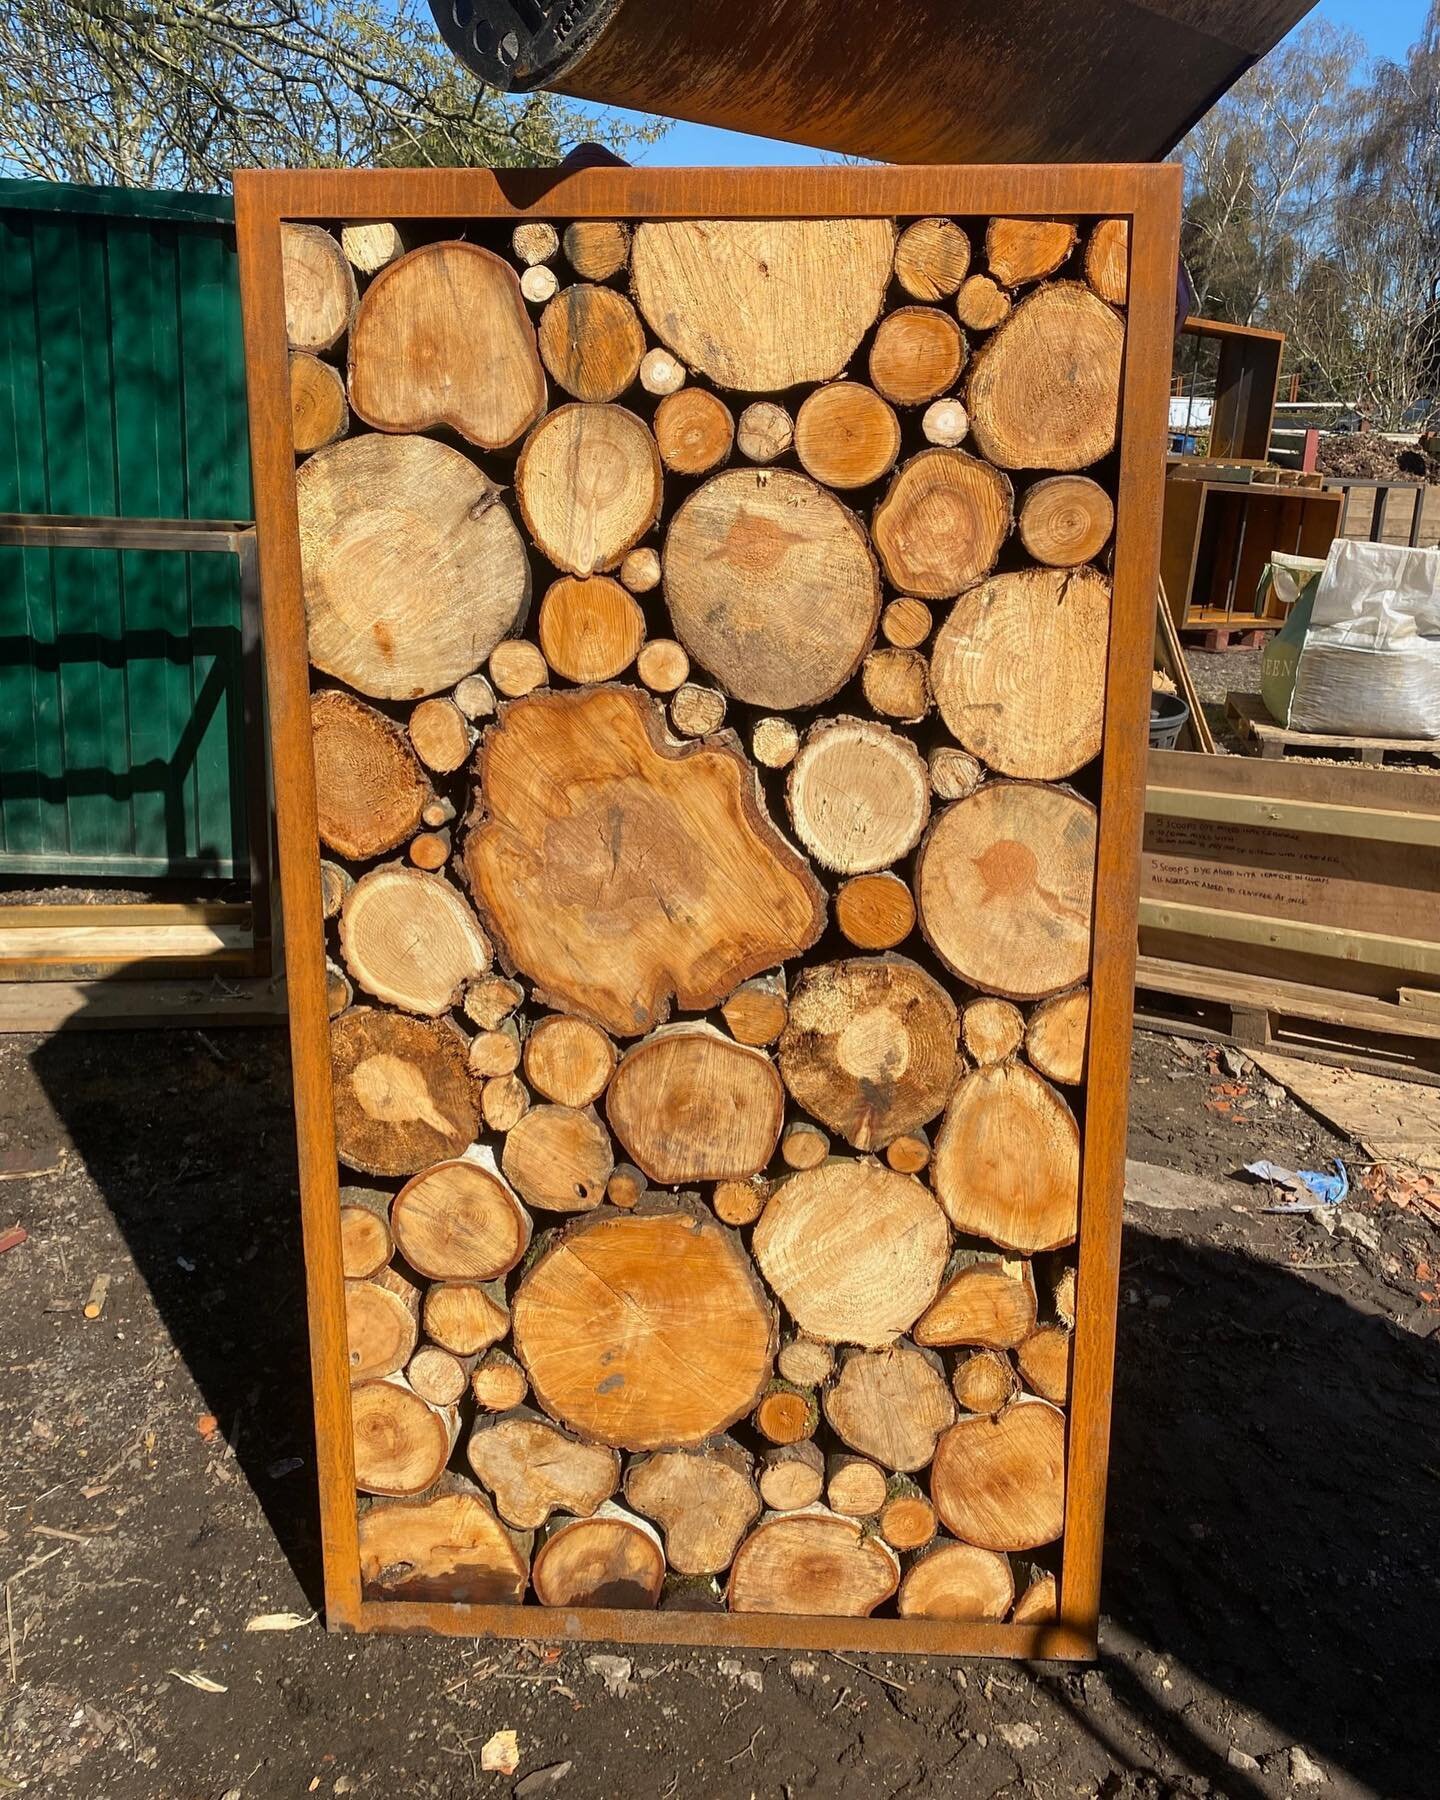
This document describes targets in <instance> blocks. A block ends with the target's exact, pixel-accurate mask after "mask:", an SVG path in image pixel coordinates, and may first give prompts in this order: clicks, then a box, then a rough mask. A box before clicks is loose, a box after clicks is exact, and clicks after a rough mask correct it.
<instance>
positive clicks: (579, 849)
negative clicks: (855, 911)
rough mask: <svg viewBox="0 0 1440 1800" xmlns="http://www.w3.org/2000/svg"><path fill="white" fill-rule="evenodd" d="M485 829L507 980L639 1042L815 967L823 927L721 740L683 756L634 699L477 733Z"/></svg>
mask: <svg viewBox="0 0 1440 1800" xmlns="http://www.w3.org/2000/svg"><path fill="white" fill-rule="evenodd" d="M481 789H482V794H483V804H484V807H485V812H484V814H483V816H481V817H480V818H479V819H478V821H477V822H472V825H471V829H470V831H469V833H468V835H467V837H466V839H465V845H464V866H465V871H466V874H467V876H468V879H469V883H470V889H471V893H472V894H473V895H474V897H475V900H476V904H477V906H478V907H479V910H480V913H481V916H482V917H483V919H484V920H485V922H486V924H487V925H488V926H489V927H490V929H491V931H492V933H493V935H494V937H495V938H496V940H497V942H498V943H499V945H500V947H501V949H502V951H503V953H504V956H505V959H506V962H507V966H509V967H512V968H518V969H519V970H521V971H522V972H523V973H524V974H525V975H526V976H527V977H529V978H530V979H531V980H532V981H533V982H534V983H535V988H536V997H537V999H539V1000H540V1001H542V1002H544V1003H545V1004H548V1005H553V1006H557V1007H563V1008H564V1009H565V1010H567V1011H571V1012H575V1013H579V1014H582V1015H584V1016H585V1017H588V1018H590V1019H591V1020H593V1021H594V1022H595V1023H597V1024H599V1025H601V1026H603V1027H604V1028H605V1029H606V1030H607V1031H610V1032H613V1033H615V1034H616V1035H618V1036H621V1037H634V1036H638V1035H640V1034H641V1033H644V1032H646V1031H649V1030H650V1029H651V1028H652V1027H653V1026H654V1025H656V1024H657V1023H659V1022H660V1021H661V1020H663V1019H664V1018H665V1016H666V1015H667V1013H668V1012H669V1008H670V1001H671V998H672V996H673V997H674V998H675V1000H676V1001H677V1003H678V1004H679V1005H680V1006H681V1007H683V1008H684V1009H685V1010H686V1011H695V1012H700V1011H704V1010H705V1009H707V1008H709V1007H711V1006H715V1005H717V1004H718V1003H719V1002H720V1001H721V1000H723V999H724V998H725V996H726V995H727V994H729V993H731V992H732V991H733V990H734V988H735V987H736V986H737V985H738V983H739V982H741V981H744V980H746V979H747V978H748V977H749V976H751V975H756V974H759V973H760V972H761V971H763V970H765V969H770V968H773V967H774V966H775V965H776V964H777V963H779V962H781V961H783V960H784V959H786V958H787V957H791V956H796V955H798V954H799V953H800V952H802V951H804V950H807V949H808V948H809V947H810V945H811V944H813V943H814V942H815V940H816V938H817V937H818V936H819V935H820V932H821V929H822V928H823V925H824V921H825V902H824V894H823V892H822V890H821V888H820V885H819V883H818V882H817V881H816V880H815V877H814V875H813V874H812V873H811V871H810V869H809V868H808V867H807V865H806V864H805V863H804V861H803V860H802V859H801V858H800V857H799V856H797V855H796V853H795V852H794V851H793V850H792V849H791V848H790V847H789V845H788V844H786V842H785V840H784V839H783V838H782V837H781V836H780V834H779V833H778V832H777V831H776V830H775V828H774V826H773V825H772V824H771V823H770V820H769V819H768V817H767V816H766V814H765V813H764V812H763V810H762V809H761V806H760V802H759V799H758V795H757V791H756V786H755V776H754V771H753V770H752V769H751V768H750V767H749V765H748V764H747V763H746V761H745V759H744V758H743V756H741V755H740V753H739V752H738V750H736V749H733V748H731V747H730V746H728V745H727V744H725V743H724V742H723V741H721V740H710V741H707V742H705V743H703V744H696V745H694V746H686V747H684V748H679V747H677V746H675V745H674V744H673V743H671V742H670V741H669V740H668V737H667V735H666V732H665V727H664V721H663V715H662V714H661V713H660V710H659V708H658V707H656V706H655V704H654V703H653V702H652V701H649V700H647V699H646V698H645V697H644V696H643V695H640V694H637V693H635V692H634V691H633V690H629V689H621V688H608V687H607V688H588V689H584V690H581V691H578V692H575V693H566V694H553V695H544V696H537V697H535V698H533V699H528V700H522V701H519V702H517V703H516V704H515V705H513V706H511V707H509V708H507V709H506V712H505V716H504V718H503V720H502V721H501V723H500V725H499V726H498V727H496V728H492V729H491V730H490V731H488V732H487V733H486V734H485V742H484V746H483V750H482V755H481Z"/></svg>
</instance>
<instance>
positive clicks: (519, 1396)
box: [470, 1349, 530, 1413]
mask: <svg viewBox="0 0 1440 1800" xmlns="http://www.w3.org/2000/svg"><path fill="white" fill-rule="evenodd" d="M529 1392H530V1383H529V1382H528V1381H527V1380H526V1379H525V1371H524V1370H523V1369H522V1368H521V1367H520V1365H519V1363H517V1362H516V1360H515V1358H514V1357H513V1356H507V1355H506V1353H505V1352H504V1351H503V1350H496V1349H491V1350H487V1351H486V1352H485V1354H484V1355H483V1356H482V1357H481V1358H480V1360H479V1362H477V1363H476V1365H475V1367H474V1368H473V1369H472V1370H471V1371H470V1393H471V1397H472V1398H473V1399H474V1401H475V1404H476V1406H478V1407H479V1408H480V1410H481V1411H482V1412H487V1413H503V1412H510V1411H512V1410H513V1409H514V1408H515V1407H517V1406H523V1405H524V1404H525V1396H526V1395H527V1394H528V1393H529Z"/></svg>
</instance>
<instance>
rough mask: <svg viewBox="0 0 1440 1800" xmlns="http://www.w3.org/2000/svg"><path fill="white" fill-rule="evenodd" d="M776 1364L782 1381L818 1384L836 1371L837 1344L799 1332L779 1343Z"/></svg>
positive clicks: (819, 1385)
mask: <svg viewBox="0 0 1440 1800" xmlns="http://www.w3.org/2000/svg"><path fill="white" fill-rule="evenodd" d="M775 1367H776V1369H777V1370H778V1371H779V1374H780V1378H781V1380H782V1381H788V1382H790V1383H792V1384H793V1385H794V1386H796V1387H802V1388H818V1387H821V1386H823V1384H824V1383H825V1382H827V1381H828V1380H829V1379H830V1377H831V1376H832V1375H833V1374H834V1372H835V1348H834V1346H833V1345H832V1344H824V1343H821V1341H820V1340H819V1338H811V1337H806V1336H805V1335H804V1333H803V1332H800V1333H797V1334H796V1335H795V1336H794V1337H790V1338H787V1339H786V1340H785V1342H784V1343H783V1344H782V1345H781V1346H780V1354H779V1355H778V1356H777V1357H776V1358H775Z"/></svg>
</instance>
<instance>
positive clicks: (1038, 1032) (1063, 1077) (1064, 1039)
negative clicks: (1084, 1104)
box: [1025, 987, 1090, 1087]
mask: <svg viewBox="0 0 1440 1800" xmlns="http://www.w3.org/2000/svg"><path fill="white" fill-rule="evenodd" d="M1089 1030H1090V990H1089V988H1083V987H1079V988H1071V990H1070V992H1069V993H1068V994H1056V995H1055V996H1054V997H1053V998H1052V999H1049V1000H1042V1001H1041V1002H1040V1004H1039V1005H1038V1006H1037V1007H1036V1008H1035V1010H1034V1012H1032V1013H1031V1015H1030V1020H1029V1023H1028V1024H1027V1025H1026V1027H1025V1054H1026V1055H1027V1056H1028V1057H1029V1058H1030V1060H1031V1062H1032V1063H1034V1065H1035V1067H1036V1068H1037V1069H1038V1070H1039V1071H1040V1073H1041V1074H1042V1075H1044V1076H1045V1077H1046V1078H1047V1079H1048V1080H1050V1081H1058V1082H1062V1083H1064V1084H1065V1085H1066V1086H1068V1087H1074V1086H1076V1085H1077V1084H1078V1083H1079V1082H1081V1081H1083V1080H1084V1078H1085V1045H1086V1040H1087V1037H1088V1034H1089Z"/></svg>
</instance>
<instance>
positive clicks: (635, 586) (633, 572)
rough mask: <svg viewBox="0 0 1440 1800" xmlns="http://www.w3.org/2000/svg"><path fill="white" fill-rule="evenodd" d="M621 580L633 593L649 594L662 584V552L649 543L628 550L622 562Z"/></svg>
mask: <svg viewBox="0 0 1440 1800" xmlns="http://www.w3.org/2000/svg"><path fill="white" fill-rule="evenodd" d="M620 580H621V583H622V585H623V586H625V587H627V588H628V589H629V590H630V592H631V593H632V594H648V593H650V592H651V590H652V589H654V588H657V587H659V585H660V552H659V551H658V550H652V549H651V548H650V546H649V545H648V544H645V545H642V546H641V548H640V549H638V550H627V551H626V553H625V559H624V561H623V562H622V563H621V564H620Z"/></svg>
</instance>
